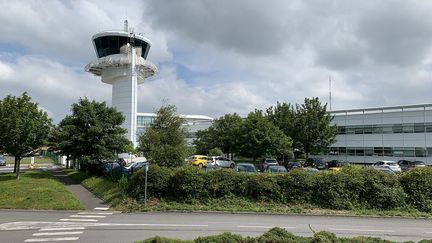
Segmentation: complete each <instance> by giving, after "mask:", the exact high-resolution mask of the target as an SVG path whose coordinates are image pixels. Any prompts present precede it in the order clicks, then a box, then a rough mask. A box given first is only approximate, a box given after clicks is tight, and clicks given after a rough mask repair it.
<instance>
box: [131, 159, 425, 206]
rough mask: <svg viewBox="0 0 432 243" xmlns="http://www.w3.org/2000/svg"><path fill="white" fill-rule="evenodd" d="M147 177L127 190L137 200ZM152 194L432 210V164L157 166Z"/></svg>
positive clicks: (150, 177)
mask: <svg viewBox="0 0 432 243" xmlns="http://www.w3.org/2000/svg"><path fill="white" fill-rule="evenodd" d="M144 181H145V172H144V170H140V171H138V172H136V173H135V175H133V176H132V178H131V180H130V182H129V184H128V187H127V190H126V191H127V192H128V193H129V195H131V196H132V197H134V198H135V199H138V200H140V199H142V198H143V197H144ZM148 196H149V197H156V198H160V199H169V200H174V201H178V202H193V201H201V202H205V201H207V200H209V199H221V198H239V199H246V200H251V201H264V202H275V203H294V204H313V205H317V206H318V207H322V208H329V209H354V208H356V209H378V210H389V209H396V208H403V207H406V206H408V207H410V206H413V207H415V208H416V209H418V210H420V211H423V212H432V168H424V169H423V168H421V169H415V170H412V171H409V172H407V173H405V174H402V175H400V176H397V175H396V176H395V175H390V174H386V173H383V172H382V171H378V170H374V169H371V168H364V167H358V166H352V167H349V168H344V169H343V170H342V171H340V172H335V171H325V172H321V173H311V172H308V171H303V170H293V171H291V172H289V173H286V174H267V173H257V174H248V173H236V172H234V171H233V170H230V169H220V170H211V171H204V170H200V169H198V168H196V167H192V166H184V167H179V168H166V167H159V166H157V165H151V166H150V169H149V171H148Z"/></svg>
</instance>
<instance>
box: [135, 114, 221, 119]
mask: <svg viewBox="0 0 432 243" xmlns="http://www.w3.org/2000/svg"><path fill="white" fill-rule="evenodd" d="M137 116H146V117H156V113H147V112H138V113H137ZM179 116H180V117H181V118H185V119H197V120H209V121H213V120H214V118H212V117H209V116H204V115H182V114H180V115H179Z"/></svg>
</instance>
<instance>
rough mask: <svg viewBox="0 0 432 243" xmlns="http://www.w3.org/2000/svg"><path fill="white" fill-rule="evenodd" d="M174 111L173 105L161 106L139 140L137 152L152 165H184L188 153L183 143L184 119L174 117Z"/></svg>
mask: <svg viewBox="0 0 432 243" xmlns="http://www.w3.org/2000/svg"><path fill="white" fill-rule="evenodd" d="M176 111H177V109H176V107H175V106H173V105H166V106H162V107H161V108H160V109H159V110H158V111H157V113H156V118H155V120H154V122H153V123H152V124H151V125H150V126H149V127H148V128H146V130H145V132H144V134H143V135H142V136H141V137H140V139H139V148H138V150H140V151H142V152H143V153H144V156H146V157H147V158H148V159H149V160H150V162H152V163H155V164H158V165H161V166H168V167H175V166H181V165H183V164H184V163H185V160H184V159H185V158H186V156H187V153H188V151H189V149H188V147H187V145H186V142H185V138H186V130H185V128H184V127H183V124H184V119H183V118H181V117H179V116H178V115H176Z"/></svg>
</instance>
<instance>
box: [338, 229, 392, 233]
mask: <svg viewBox="0 0 432 243" xmlns="http://www.w3.org/2000/svg"><path fill="white" fill-rule="evenodd" d="M329 230H339V231H361V232H368V231H369V232H389V233H392V232H395V231H394V230H373V229H338V228H329Z"/></svg>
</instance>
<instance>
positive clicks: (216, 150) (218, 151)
mask: <svg viewBox="0 0 432 243" xmlns="http://www.w3.org/2000/svg"><path fill="white" fill-rule="evenodd" d="M208 155H210V156H221V155H223V151H222V150H221V149H220V148H212V149H210V150H209V152H208Z"/></svg>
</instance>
